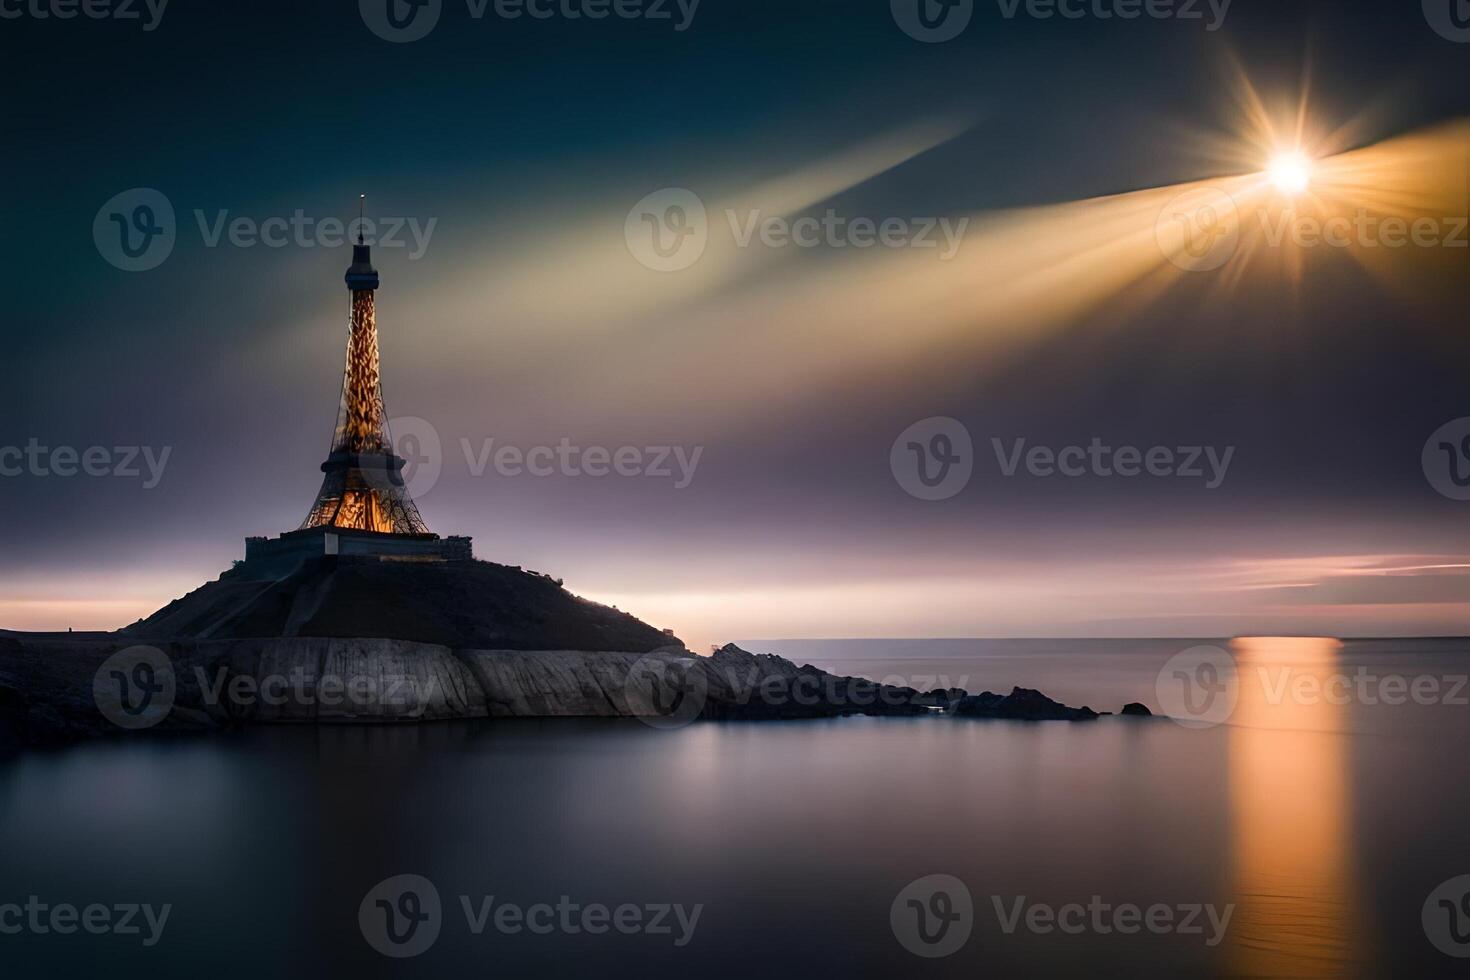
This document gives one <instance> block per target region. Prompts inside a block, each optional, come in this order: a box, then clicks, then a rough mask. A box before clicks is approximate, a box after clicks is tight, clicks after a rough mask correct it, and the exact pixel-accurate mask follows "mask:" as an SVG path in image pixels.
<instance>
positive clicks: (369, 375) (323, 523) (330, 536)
mask: <svg viewBox="0 0 1470 980" xmlns="http://www.w3.org/2000/svg"><path fill="white" fill-rule="evenodd" d="M346 279H347V288H348V289H349V290H351V292H352V313H351V319H350V320H349V326H348V333H347V364H346V367H345V369H344V370H343V373H342V399H341V403H340V405H339V407H338V409H337V426H336V428H335V429H334V430H333V432H332V448H331V451H330V453H329V454H328V455H327V460H326V462H324V463H322V473H323V474H325V475H324V476H323V478H322V486H321V490H319V491H318V492H317V495H316V502H315V503H313V504H312V505H311V511H310V512H309V513H308V514H307V515H306V520H304V521H302V523H301V526H300V527H298V528H297V529H296V530H295V531H290V532H287V533H286V534H283V535H281V536H280V537H279V538H275V539H271V538H247V539H246V541H245V559H246V561H247V562H248V563H251V564H252V565H253V566H256V567H262V566H267V565H268V566H272V567H276V568H278V569H279V568H286V567H290V566H291V565H292V563H294V562H298V561H301V560H303V559H306V558H310V557H314V556H321V555H327V556H334V555H348V556H357V557H362V558H377V559H379V560H383V561H389V560H401V561H456V560H468V559H470V558H472V557H473V555H472V552H471V546H470V539H469V538H467V537H450V538H442V539H441V538H440V537H439V536H438V535H437V534H432V533H430V531H429V529H428V526H427V525H425V524H424V519H423V517H421V516H420V515H419V509H418V506H417V505H416V504H415V503H414V502H413V498H412V497H411V496H410V495H409V492H408V488H407V486H406V485H405V481H404V472H403V471H404V467H405V466H406V465H407V463H406V461H405V460H404V459H403V457H401V456H399V455H398V453H397V452H396V451H395V450H394V447H393V440H392V437H391V434H390V433H389V431H388V418H387V413H386V412H385V411H384V409H383V384H382V377H381V374H380V365H379V360H378V321H377V304H376V293H377V289H378V270H376V269H374V268H373V261H372V247H371V246H370V245H368V244H367V243H366V242H365V241H364V240H363V236H362V234H361V233H359V234H358V238H357V243H356V244H355V245H353V246H352V265H351V266H350V267H349V268H348V270H347V276H346Z"/></svg>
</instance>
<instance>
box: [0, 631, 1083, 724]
mask: <svg viewBox="0 0 1470 980" xmlns="http://www.w3.org/2000/svg"><path fill="white" fill-rule="evenodd" d="M0 648H3V650H0V747H3V746H4V745H5V744H10V745H12V746H13V745H24V744H42V743H47V742H61V741H70V740H75V739H78V738H86V737H91V736H97V735H107V734H119V733H120V732H121V731H122V730H123V729H124V728H127V727H134V726H133V725H132V724H131V719H129V718H126V717H121V716H120V715H119V714H118V708H117V703H116V702H115V701H114V702H113V703H112V704H111V706H110V709H111V710H109V708H108V707H104V702H105V698H104V697H103V695H104V694H106V693H107V692H108V691H109V689H110V687H111V686H115V685H114V682H115V681H116V680H117V679H118V678H126V679H129V680H130V681H137V682H139V683H146V684H147V685H149V686H151V687H154V688H156V689H157V690H158V691H159V692H161V693H159V695H158V697H157V699H156V700H157V701H158V702H161V703H162V709H163V710H162V714H161V715H160V716H159V717H158V718H156V719H155V720H154V721H153V722H152V723H151V724H149V725H148V726H147V727H148V728H150V729H155V730H157V731H159V732H164V733H167V732H182V731H197V730H207V729H217V728H222V727H229V726H233V725H240V724H254V723H280V722H309V723H334V722H339V723H352V722H386V723H394V722H400V723H401V722H418V721H435V720H448V719H465V718H547V717H583V718H585V717H639V718H642V719H644V720H645V721H647V722H648V723H649V724H651V725H654V726H655V727H678V726H680V725H683V724H687V723H689V722H692V721H696V720H701V719H702V720H770V719H797V718H824V717H834V716H840V715H853V714H860V715H889V716H893V715H899V716H916V715H950V716H954V717H964V716H970V717H982V718H1003V719H1012V720H1027V721H1037V720H1089V719H1093V718H1096V717H1097V715H1096V714H1095V713H1094V712H1092V711H1090V710H1089V709H1087V708H1069V707H1066V706H1065V705H1061V704H1058V703H1057V702H1054V701H1052V700H1050V699H1048V698H1046V697H1044V696H1043V695H1041V694H1039V693H1038V692H1035V691H1029V690H1024V689H1020V688H1018V689H1016V690H1015V691H1013V692H1012V693H1011V694H1009V695H1004V696H1002V695H998V694H990V693H982V694H978V695H967V694H966V693H965V692H963V691H959V690H952V691H936V692H929V693H927V694H925V693H922V692H920V691H916V690H914V689H912V688H907V687H892V686H886V685H882V684H878V683H875V682H873V681H870V680H867V679H864V678H858V677H842V676H837V675H834V674H829V673H827V672H825V671H822V670H819V669H817V668H815V667H811V666H797V665H796V664H793V663H792V662H791V661H789V660H784V659H782V658H780V657H775V656H770V655H761V654H753V653H749V652H747V651H745V650H741V649H740V648H738V647H735V646H727V647H723V648H721V649H719V650H716V651H715V652H714V653H713V655H711V656H709V657H698V656H695V655H693V654H691V653H689V652H688V651H686V650H661V651H654V652H652V653H637V652H617V651H582V650H475V649H454V648H451V647H447V646H442V645H437V644H430V643H418V642H414V641H409V640H392V639H383V638H353V637H276V638H265V639H243V640H179V641H173V642H159V643H157V644H149V645H139V644H136V643H134V642H131V639H130V638H124V637H120V636H118V635H117V634H93V635H90V636H66V635H59V636H58V635H50V636H34V635H33V636H27V635H26V634H8V635H0ZM142 661H146V662H147V664H148V671H147V673H146V674H142V675H139V674H138V673H137V665H138V663H140V662H142ZM99 691H101V692H103V694H99V693H98V692H99Z"/></svg>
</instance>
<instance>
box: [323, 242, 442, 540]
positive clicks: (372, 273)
mask: <svg viewBox="0 0 1470 980" xmlns="http://www.w3.org/2000/svg"><path fill="white" fill-rule="evenodd" d="M359 227H360V226H359ZM346 279H347V288H348V289H350V290H352V320H351V327H350V329H349V331H348V334H347V366H346V368H345V369H344V370H343V373H342V403H341V407H340V408H338V410H337V427H336V429H335V430H334V432H333V435H332V451H331V453H330V454H329V455H328V456H327V461H326V462H325V463H323V464H322V472H323V473H325V474H326V477H325V478H324V479H323V480H322V488H321V490H320V491H319V492H318V493H317V495H316V503H314V504H312V507H311V512H310V513H309V514H307V515H306V520H305V521H304V522H302V524H301V529H303V530H304V529H306V528H313V527H333V528H345V529H347V530H352V531H375V532H378V533H382V534H428V533H429V529H428V527H426V526H425V524H424V519H423V518H422V517H420V516H419V509H418V507H417V506H415V505H414V502H413V498H412V497H410V496H409V495H408V491H407V489H406V488H405V487H404V483H403V467H404V465H405V463H404V460H403V458H402V457H401V456H399V455H398V454H397V453H396V452H394V449H393V440H392V438H391V437H390V436H389V434H388V420H387V416H386V413H385V412H384V410H383V383H382V377H381V374H380V372H379V361H378V319H377V305H376V302H375V295H376V293H377V289H378V271H377V270H376V269H374V268H373V262H372V246H370V245H367V244H364V242H363V239H362V234H361V232H360V231H359V233H358V238H357V244H356V245H354V246H352V266H351V267H350V268H349V269H348V270H347V276H346Z"/></svg>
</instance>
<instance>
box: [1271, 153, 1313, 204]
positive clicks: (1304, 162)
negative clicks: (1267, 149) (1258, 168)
mask: <svg viewBox="0 0 1470 980" xmlns="http://www.w3.org/2000/svg"><path fill="white" fill-rule="evenodd" d="M1266 175H1267V176H1268V177H1270V178H1271V183H1273V184H1275V185H1276V189H1277V190H1279V191H1281V193H1283V194H1289V195H1293V196H1294V195H1297V194H1300V193H1301V192H1302V191H1304V190H1306V189H1307V185H1308V184H1310V183H1311V182H1312V161H1311V160H1309V159H1307V155H1306V154H1305V153H1300V152H1291V153H1279V154H1277V155H1276V156H1275V157H1272V158H1271V162H1270V164H1269V165H1268V166H1267V167H1266Z"/></svg>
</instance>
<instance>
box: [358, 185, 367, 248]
mask: <svg viewBox="0 0 1470 980" xmlns="http://www.w3.org/2000/svg"><path fill="white" fill-rule="evenodd" d="M366 206H367V195H366V194H359V195H357V244H359V245H361V244H362V223H363V222H362V212H363V209H364V208H365V207H366Z"/></svg>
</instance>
